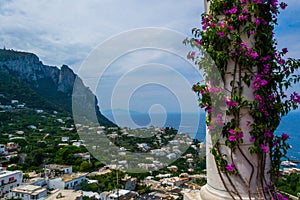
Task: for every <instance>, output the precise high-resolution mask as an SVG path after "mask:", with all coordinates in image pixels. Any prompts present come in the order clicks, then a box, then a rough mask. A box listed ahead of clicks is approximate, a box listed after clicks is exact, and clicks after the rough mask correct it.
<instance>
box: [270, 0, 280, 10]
mask: <svg viewBox="0 0 300 200" xmlns="http://www.w3.org/2000/svg"><path fill="white" fill-rule="evenodd" d="M271 5H272V6H273V7H274V8H275V7H277V6H278V0H272V1H271Z"/></svg>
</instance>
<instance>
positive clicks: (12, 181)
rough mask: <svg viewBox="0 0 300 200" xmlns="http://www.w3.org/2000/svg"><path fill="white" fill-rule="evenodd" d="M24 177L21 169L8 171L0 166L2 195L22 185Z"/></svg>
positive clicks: (0, 191) (0, 193) (0, 194)
mask: <svg viewBox="0 0 300 200" xmlns="http://www.w3.org/2000/svg"><path fill="white" fill-rule="evenodd" d="M22 179H23V173H22V172H21V171H6V170H3V169H2V168H0V196H2V195H3V194H6V193H8V192H10V191H11V190H12V189H13V188H15V187H18V186H19V185H21V183H22Z"/></svg>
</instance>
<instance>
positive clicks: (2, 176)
mask: <svg viewBox="0 0 300 200" xmlns="http://www.w3.org/2000/svg"><path fill="white" fill-rule="evenodd" d="M18 173H22V172H21V171H0V178H4V177H6V176H11V175H15V174H18Z"/></svg>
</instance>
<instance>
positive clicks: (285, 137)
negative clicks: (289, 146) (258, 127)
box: [281, 133, 290, 140]
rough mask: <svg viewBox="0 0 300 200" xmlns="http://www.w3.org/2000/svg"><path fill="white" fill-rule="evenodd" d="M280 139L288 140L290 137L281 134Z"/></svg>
mask: <svg viewBox="0 0 300 200" xmlns="http://www.w3.org/2000/svg"><path fill="white" fill-rule="evenodd" d="M281 137H282V138H283V139H285V140H287V139H289V138H290V136H289V135H288V134H285V133H282V135H281Z"/></svg>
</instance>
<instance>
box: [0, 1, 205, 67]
mask: <svg viewBox="0 0 300 200" xmlns="http://www.w3.org/2000/svg"><path fill="white" fill-rule="evenodd" d="M195 5H197V6H195ZM201 9H202V2H201V1H198V0H189V1H179V0H175V1H174V0H163V1H161V0H151V1H148V0H126V1H124V0H100V1H99V0H76V1H73V0H63V1H61V0H51V1H47V0H27V1H22V0H10V1H1V4H0V10H1V14H0V21H1V24H0V29H1V32H2V33H1V34H0V42H1V43H2V44H3V45H6V46H7V47H8V48H15V49H21V50H26V51H32V52H34V53H36V54H38V55H39V56H40V57H41V58H42V60H43V61H44V62H45V63H46V64H52V65H61V64H75V67H76V68H77V67H78V66H79V64H80V63H81V62H82V60H83V59H84V58H85V57H86V56H87V55H88V53H89V52H90V51H91V50H92V49H93V48H94V47H95V46H96V45H98V44H99V43H101V42H103V41H104V40H105V39H107V38H109V37H110V36H112V35H115V34H118V33H120V32H122V31H126V30H130V29H134V28H142V27H149V26H153V27H167V28H172V29H175V30H177V31H180V32H184V33H189V32H190V30H191V28H193V27H195V26H197V24H198V23H199V18H200V14H201ZM54 52H55V53H54Z"/></svg>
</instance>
